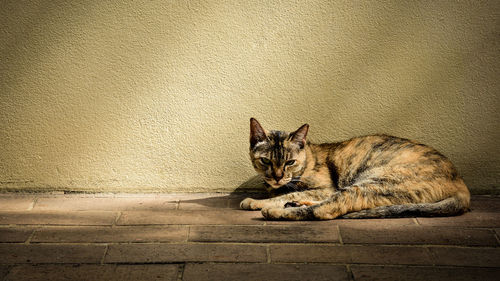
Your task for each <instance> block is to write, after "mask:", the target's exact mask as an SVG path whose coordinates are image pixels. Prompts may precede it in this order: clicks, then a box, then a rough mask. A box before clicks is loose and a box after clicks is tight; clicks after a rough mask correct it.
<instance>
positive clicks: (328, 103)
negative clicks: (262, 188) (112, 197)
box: [0, 0, 500, 192]
mask: <svg viewBox="0 0 500 281" xmlns="http://www.w3.org/2000/svg"><path fill="white" fill-rule="evenodd" d="M80 2H86V3H80ZM499 3H500V2H499V1H495V0H492V1H399V0H398V1H326V0H324V1H283V2H282V1H201V2H198V1H57V0H56V1H17V0H15V1H14V0H9V1H1V2H0V146H1V153H0V190H12V189H31V190H40V191H41V190H61V189H64V190H75V191H105V192H109V191H119V192H128V191H164V192H168V191H231V190H234V189H235V188H237V187H238V186H240V185H241V184H242V183H244V182H246V181H247V180H248V179H249V178H251V177H252V176H253V175H254V172H253V169H252V168H251V166H250V163H249V160H248V153H247V149H248V126H249V125H248V122H249V121H248V120H249V118H250V117H256V118H257V119H258V120H260V121H261V123H262V124H263V125H264V126H265V127H266V128H276V129H286V130H294V129H296V128H297V127H298V126H299V125H301V124H302V123H305V122H308V123H309V124H310V125H311V129H310V139H311V140H316V141H328V140H330V141H334V140H341V139H345V138H348V137H351V136H356V135H362V134H368V133H375V132H385V133H389V134H394V135H398V136H403V137H407V138H413V139H416V140H419V141H421V142H424V143H427V144H430V145H432V146H434V147H436V148H437V149H439V150H441V151H442V152H443V153H444V154H446V155H448V156H449V157H450V158H451V159H452V161H454V162H455V163H456V165H457V166H458V168H459V170H460V171H461V173H462V174H463V175H464V177H465V180H466V182H467V184H468V185H469V187H470V188H471V189H472V190H473V191H475V192H481V191H482V190H487V189H489V190H492V189H495V188H497V187H498V183H499V178H500V157H499V154H500V153H499V150H500V149H499V141H498V139H499V131H500V130H499V120H500V118H499V117H500V116H499V115H500V114H499V107H500V102H499V89H500V88H499V81H498V78H499V77H500V75H499V74H500V73H499V38H500V36H499V35H500V34H499V26H500V24H499V18H498V15H499V6H500V5H499ZM246 186H248V185H246Z"/></svg>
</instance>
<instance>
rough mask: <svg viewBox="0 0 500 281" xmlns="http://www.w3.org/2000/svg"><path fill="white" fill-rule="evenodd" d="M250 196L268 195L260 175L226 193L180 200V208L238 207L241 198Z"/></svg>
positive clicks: (265, 196) (257, 197)
mask: <svg viewBox="0 0 500 281" xmlns="http://www.w3.org/2000/svg"><path fill="white" fill-rule="evenodd" d="M247 197H251V198H256V199H262V198H267V197H269V195H268V193H267V191H266V187H265V185H264V180H263V179H262V177H261V176H258V175H257V176H253V177H251V178H249V179H248V180H246V181H245V182H243V183H242V184H240V185H239V186H238V187H236V188H235V189H234V190H233V191H231V192H230V193H229V194H227V195H222V196H218V195H215V196H213V197H203V198H197V199H187V200H182V199H181V200H180V209H190V208H196V206H200V207H206V208H231V209H239V202H241V200H243V199H245V198H247Z"/></svg>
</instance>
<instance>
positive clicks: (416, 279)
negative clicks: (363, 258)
mask: <svg viewBox="0 0 500 281" xmlns="http://www.w3.org/2000/svg"><path fill="white" fill-rule="evenodd" d="M351 272H352V275H353V277H354V280H355V281H364V280H366V281H386V280H401V281H421V280H426V281H427V280H442V281H446V280H450V281H451V280H453V281H472V280H477V281H483V280H484V281H488V280H492V281H493V280H495V281H496V280H498V277H499V276H500V269H499V268H474V267H469V268H463V267H427V266H419V267H416V266H371V265H352V266H351Z"/></svg>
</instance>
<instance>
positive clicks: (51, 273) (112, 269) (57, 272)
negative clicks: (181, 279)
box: [6, 264, 178, 281]
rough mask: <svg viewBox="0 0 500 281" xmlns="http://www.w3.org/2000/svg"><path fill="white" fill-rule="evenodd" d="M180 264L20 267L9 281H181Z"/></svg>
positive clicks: (10, 276)
mask: <svg viewBox="0 0 500 281" xmlns="http://www.w3.org/2000/svg"><path fill="white" fill-rule="evenodd" d="M177 273H178V265H175V264H158V265H157V264H150V265H19V266H15V267H13V268H12V269H11V271H10V273H9V275H8V276H7V279H6V281H7V280H18V281H23V280H26V281H28V280H29V281H38V280H39V281H46V280H51V281H66V280H75V281H77V280H109V281H114V280H116V281H127V280H130V281H133V280H134V281H135V280H167V281H168V280H171V281H174V280H177Z"/></svg>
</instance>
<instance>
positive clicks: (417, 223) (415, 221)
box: [413, 218, 421, 225]
mask: <svg viewBox="0 0 500 281" xmlns="http://www.w3.org/2000/svg"><path fill="white" fill-rule="evenodd" d="M413 222H414V223H415V224H416V225H421V224H420V223H419V222H418V220H417V218H413Z"/></svg>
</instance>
